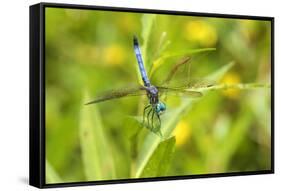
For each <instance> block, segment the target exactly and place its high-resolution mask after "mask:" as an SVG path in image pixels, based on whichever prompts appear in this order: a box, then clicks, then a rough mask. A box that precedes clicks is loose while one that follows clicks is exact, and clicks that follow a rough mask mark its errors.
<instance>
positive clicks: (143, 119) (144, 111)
mask: <svg viewBox="0 0 281 191" xmlns="http://www.w3.org/2000/svg"><path fill="white" fill-rule="evenodd" d="M149 107H151V105H150V104H149V105H147V106H146V107H145V108H144V109H143V115H142V125H144V122H145V113H146V110H147V109H149Z"/></svg>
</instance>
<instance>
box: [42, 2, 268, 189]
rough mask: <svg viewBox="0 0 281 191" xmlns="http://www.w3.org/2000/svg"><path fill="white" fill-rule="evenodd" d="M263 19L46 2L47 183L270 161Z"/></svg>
mask: <svg viewBox="0 0 281 191" xmlns="http://www.w3.org/2000/svg"><path fill="white" fill-rule="evenodd" d="M271 30H272V28H271V22H270V21H269V20H262V19H260V20H259V19H251V18H249V19H245V18H243V19H238V18H222V17H213V16H212V17H207V16H188V15H171V14H152V13H139V12H122V11H109V10H94V9H92V10H91V9H79V8H76V9H74V8H67V7H66V8H59V7H46V8H45V99H46V100H45V105H46V111H45V114H46V121H45V152H46V153H45V163H46V165H45V177H46V184H55V183H73V182H74V183H75V182H88V181H104V180H134V179H139V178H159V177H183V176H189V175H212V174H224V173H226V174H227V173H238V172H239V173H243V172H259V171H269V170H271V169H272V164H271V161H272V159H271V134H272V131H271V63H272V61H271V42H272V39H271V38H272V36H271V34H272V33H271V32H272V31H271Z"/></svg>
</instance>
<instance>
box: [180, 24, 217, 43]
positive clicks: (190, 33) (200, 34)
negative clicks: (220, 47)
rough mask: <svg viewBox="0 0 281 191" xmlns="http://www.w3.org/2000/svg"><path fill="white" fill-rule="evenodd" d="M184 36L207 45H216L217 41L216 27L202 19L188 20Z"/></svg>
mask: <svg viewBox="0 0 281 191" xmlns="http://www.w3.org/2000/svg"><path fill="white" fill-rule="evenodd" d="M184 37H185V38H186V39H187V40H190V41H195V42H198V43H200V44H201V45H202V46H205V47H210V46H214V45H215V44H216V42H217V32H216V30H215V28H214V27H212V26H211V25H209V24H208V23H207V22H204V21H201V20H194V21H190V22H187V23H186V25H185V33H184Z"/></svg>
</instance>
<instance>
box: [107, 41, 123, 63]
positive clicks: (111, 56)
mask: <svg viewBox="0 0 281 191" xmlns="http://www.w3.org/2000/svg"><path fill="white" fill-rule="evenodd" d="M103 58H104V62H105V64H109V65H120V64H122V63H123V62H124V61H125V50H124V48H123V47H122V46H120V45H117V44H115V45H112V46H109V47H107V48H105V49H104V51H103Z"/></svg>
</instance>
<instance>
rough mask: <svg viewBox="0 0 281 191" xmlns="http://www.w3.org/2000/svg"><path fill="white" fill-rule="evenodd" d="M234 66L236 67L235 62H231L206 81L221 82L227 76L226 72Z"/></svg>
mask: <svg viewBox="0 0 281 191" xmlns="http://www.w3.org/2000/svg"><path fill="white" fill-rule="evenodd" d="M233 66H234V62H230V63H228V64H227V65H225V66H223V67H222V68H220V69H219V70H217V71H216V72H214V73H213V74H211V75H209V76H207V77H206V79H207V80H210V81H219V80H220V79H221V78H222V77H223V76H224V75H225V74H226V72H227V71H228V70H229V69H230V68H231V67H233Z"/></svg>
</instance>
